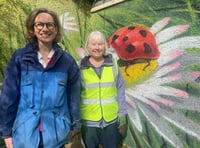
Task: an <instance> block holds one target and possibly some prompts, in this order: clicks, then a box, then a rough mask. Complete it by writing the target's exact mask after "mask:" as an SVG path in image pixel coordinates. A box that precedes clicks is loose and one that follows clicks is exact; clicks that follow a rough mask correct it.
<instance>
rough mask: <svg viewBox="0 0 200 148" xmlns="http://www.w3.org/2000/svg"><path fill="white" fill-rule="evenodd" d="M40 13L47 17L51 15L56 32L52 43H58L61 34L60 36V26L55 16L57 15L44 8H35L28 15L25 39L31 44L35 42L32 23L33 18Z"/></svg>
mask: <svg viewBox="0 0 200 148" xmlns="http://www.w3.org/2000/svg"><path fill="white" fill-rule="evenodd" d="M40 13H48V14H49V15H51V16H52V17H53V20H54V23H55V27H56V28H57V30H58V32H57V34H56V36H55V39H54V41H53V42H54V43H58V42H59V41H61V39H62V34H61V25H60V20H59V17H58V16H57V14H56V13H55V12H53V11H51V10H48V9H46V8H37V9H35V10H33V11H32V12H31V13H30V14H29V15H28V17H27V19H26V29H27V37H26V39H27V41H28V42H30V43H32V42H34V41H35V40H37V38H36V36H35V34H34V23H35V22H34V21H35V18H36V17H37V15H38V14H40Z"/></svg>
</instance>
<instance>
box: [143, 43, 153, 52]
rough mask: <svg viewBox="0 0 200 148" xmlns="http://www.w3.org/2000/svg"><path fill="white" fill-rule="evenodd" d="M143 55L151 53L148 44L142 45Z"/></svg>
mask: <svg viewBox="0 0 200 148" xmlns="http://www.w3.org/2000/svg"><path fill="white" fill-rule="evenodd" d="M144 53H145V54H151V53H152V49H151V47H150V46H149V44H147V43H144Z"/></svg>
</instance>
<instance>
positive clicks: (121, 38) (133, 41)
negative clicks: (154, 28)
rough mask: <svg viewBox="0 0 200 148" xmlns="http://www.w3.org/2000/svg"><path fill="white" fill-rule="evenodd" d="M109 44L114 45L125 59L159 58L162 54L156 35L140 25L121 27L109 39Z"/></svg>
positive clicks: (121, 57)
mask: <svg viewBox="0 0 200 148" xmlns="http://www.w3.org/2000/svg"><path fill="white" fill-rule="evenodd" d="M108 46H112V48H114V49H115V51H116V53H117V55H118V56H119V58H120V59H122V60H124V61H129V60H135V59H157V58H158V57H159V56H160V52H159V50H158V46H157V44H156V40H155V37H154V35H153V34H152V33H151V32H150V31H149V30H147V29H145V28H143V27H140V26H130V27H124V28H121V29H119V30H118V31H116V32H115V33H114V34H113V35H112V36H111V37H110V38H109V39H108Z"/></svg>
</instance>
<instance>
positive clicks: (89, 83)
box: [81, 61, 118, 122]
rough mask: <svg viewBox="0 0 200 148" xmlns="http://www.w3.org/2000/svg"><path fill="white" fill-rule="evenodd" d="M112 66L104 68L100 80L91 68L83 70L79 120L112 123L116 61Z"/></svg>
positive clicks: (113, 116) (115, 91)
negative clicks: (102, 120)
mask: <svg viewBox="0 0 200 148" xmlns="http://www.w3.org/2000/svg"><path fill="white" fill-rule="evenodd" d="M113 63H114V64H113V66H104V67H103V69H102V74H101V78H99V77H98V76H97V74H96V73H95V71H94V69H93V68H91V67H90V68H88V69H83V70H82V71H81V74H82V91H81V119H83V120H90V121H99V120H101V119H102V118H103V119H104V120H105V121H106V122H109V121H112V120H114V119H116V118H117V114H118V102H117V86H116V83H117V77H118V68H117V66H116V65H117V63H116V61H113Z"/></svg>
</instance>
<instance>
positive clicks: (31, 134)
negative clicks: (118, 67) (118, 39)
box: [0, 43, 80, 148]
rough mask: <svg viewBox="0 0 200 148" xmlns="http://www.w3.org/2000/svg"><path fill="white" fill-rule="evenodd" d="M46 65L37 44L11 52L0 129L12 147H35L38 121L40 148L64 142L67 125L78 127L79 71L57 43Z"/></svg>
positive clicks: (1, 100) (53, 147)
mask: <svg viewBox="0 0 200 148" xmlns="http://www.w3.org/2000/svg"><path fill="white" fill-rule="evenodd" d="M53 48H54V50H55V60H54V61H53V63H52V64H50V65H49V66H48V67H47V68H45V69H44V68H43V66H42V65H41V64H40V63H39V61H38V58H37V51H38V44H37V43H32V44H27V45H26V46H25V48H22V49H19V50H17V51H15V53H14V54H13V56H12V58H11V60H10V62H9V63H8V66H7V70H6V73H5V78H4V82H3V87H2V92H1V96H0V132H1V136H2V137H3V138H6V137H12V138H13V144H14V148H27V147H28V148H37V147H38V144H39V141H40V136H39V124H40V121H41V123H42V136H43V143H44V148H57V147H60V146H61V145H64V144H65V143H66V141H67V137H68V134H69V131H70V130H71V128H74V129H75V130H76V129H78V128H80V113H79V102H80V71H79V68H78V66H77V64H76V62H75V60H74V59H73V58H72V57H71V56H70V55H69V54H67V53H66V52H64V51H63V50H62V49H61V48H60V47H59V46H58V45H57V44H55V45H54V46H53Z"/></svg>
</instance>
